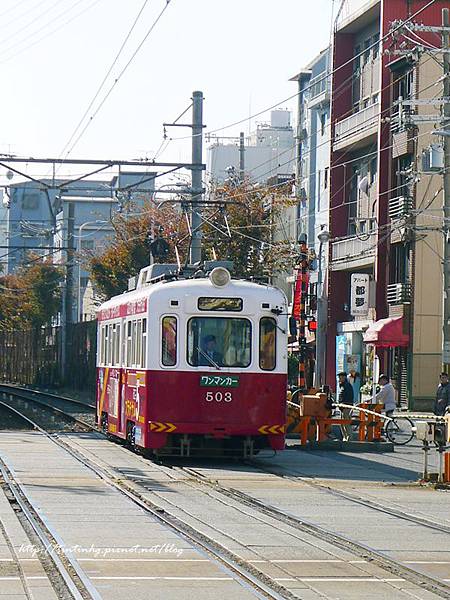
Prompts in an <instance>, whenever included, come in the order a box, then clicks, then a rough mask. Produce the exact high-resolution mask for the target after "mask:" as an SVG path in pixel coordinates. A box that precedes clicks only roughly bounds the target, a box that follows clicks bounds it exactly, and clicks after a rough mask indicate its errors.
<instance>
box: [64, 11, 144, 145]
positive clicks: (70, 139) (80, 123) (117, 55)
mask: <svg viewBox="0 0 450 600" xmlns="http://www.w3.org/2000/svg"><path fill="white" fill-rule="evenodd" d="M148 2H149V0H144V2H143V4H142V6H141V8H140V9H139V11H138V13H137V15H136V17H135V18H134V20H133V23H132V24H131V27H130V28H129V30H128V32H127V34H126V35H125V37H124V39H123V41H122V43H121V45H120V48H119V50H118V52H117V53H116V55H115V56H114V59H113V61H112V63H111V64H110V66H109V68H108V70H107V71H106V74H105V76H104V77H103V79H102V81H101V82H100V85H99V86H98V88H97V90H96V92H95V94H94V95H93V97H92V99H91V101H90V102H89V104H88V106H87V107H86V110H85V111H84V113H83V115H82V117H81V119H80V120H79V122H78V124H77V125H76V127H75V129H74V130H73V132H72V134H71V136H70V138H69V140H68V141H67V143H66V144H65V146H64V147H63V149H62V150H61V152H60V153H59V156H62V155H63V154H64V152H65V151H66V148H68V147H69V146H70V144H71V142H72V140H73V139H74V137H75V136H76V134H77V132H78V130H79V129H80V127H81V125H82V124H83V122H84V120H85V118H86V117H87V115H88V114H89V111H90V110H91V108H92V107H93V105H94V103H95V101H96V100H97V98H98V97H99V95H100V92H101V91H102V89H103V87H104V86H105V84H106V82H107V80H108V77H109V76H110V75H111V73H112V71H113V69H114V67H115V66H116V64H117V62H118V60H119V58H120V57H121V55H122V52H123V51H124V49H125V46H126V45H127V43H128V40H129V39H130V37H131V35H132V33H133V31H134V29H135V28H136V25H137V24H138V22H139V20H140V18H141V16H142V13H143V12H144V10H145V8H146V6H147V4H148Z"/></svg>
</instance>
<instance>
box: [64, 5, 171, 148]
mask: <svg viewBox="0 0 450 600" xmlns="http://www.w3.org/2000/svg"><path fill="white" fill-rule="evenodd" d="M165 2H166V4H165V6H164V7H163V9H162V10H161V12H160V13H159V14H158V16H157V17H156V19H155V20H154V21H153V23H152V24H151V26H150V27H149V29H148V30H147V33H146V34H145V36H144V38H143V39H142V40H141V42H140V43H139V45H138V46H137V48H136V50H135V51H134V52H133V54H132V55H131V58H130V59H129V60H128V62H127V63H126V64H125V66H124V68H123V69H122V70H121V71H120V73H119V74H118V75H117V77H116V78H115V80H114V82H113V84H112V85H111V87H110V88H109V90H108V91H107V93H106V95H105V96H104V97H103V100H102V101H101V102H100V104H99V105H98V107H97V108H96V110H95V111H94V113H93V114H92V115H91V116H90V117H89V120H88V122H87V123H86V125H85V126H84V127H83V129H82V130H81V132H80V133H79V134H78V136H77V138H76V139H75V141H74V142H73V144H72V146H71V147H70V148H69V149H68V150H67V152H66V156H68V155H69V154H70V153H71V152H72V151H73V149H74V148H75V146H76V145H77V144H78V142H79V141H80V139H81V138H82V136H83V135H84V133H85V132H86V130H87V129H88V127H89V125H90V124H91V123H92V121H93V120H94V119H95V117H96V116H97V114H98V113H99V112H100V110H101V109H102V107H103V105H104V104H105V102H106V101H107V99H108V98H109V96H110V95H111V93H112V91H113V89H114V88H115V87H116V85H117V84H118V83H119V81H120V80H121V79H122V77H123V75H124V74H125V72H126V71H127V70H128V67H129V66H130V65H131V63H132V62H133V60H134V59H135V58H136V56H137V54H138V53H139V51H140V50H141V48H142V46H143V45H144V44H145V42H146V41H147V39H148V38H149V36H150V34H151V33H152V31H153V30H154V28H155V27H156V25H157V24H158V22H159V20H160V19H161V18H162V16H163V14H164V13H165V11H166V10H167V8H168V7H169V4H170V2H171V0H165Z"/></svg>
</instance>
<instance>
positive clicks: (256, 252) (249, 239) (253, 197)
mask: <svg viewBox="0 0 450 600" xmlns="http://www.w3.org/2000/svg"><path fill="white" fill-rule="evenodd" d="M286 191H287V190H282V191H279V190H278V191H277V192H276V193H275V192H274V190H273V188H265V187H261V186H259V187H255V186H252V185H250V184H242V185H240V186H238V187H229V186H224V187H222V188H219V189H216V190H215V191H214V198H215V201H216V202H217V204H214V203H211V204H209V205H207V207H205V206H204V207H203V208H202V217H203V227H202V230H203V232H202V233H203V242H202V243H203V259H208V260H212V259H213V258H214V257H215V256H216V257H217V259H219V260H232V261H233V263H234V273H233V274H234V275H236V276H238V277H243V278H248V277H260V276H271V275H273V274H274V273H275V271H276V270H283V269H285V268H286V265H289V264H291V263H292V249H291V247H290V245H289V244H288V243H286V242H285V241H283V242H280V241H274V239H273V238H274V236H273V231H274V229H275V224H276V223H277V222H279V219H280V216H281V214H282V210H283V208H284V207H285V206H286V204H288V203H289V199H288V197H287V194H286ZM185 217H186V215H185V214H184V212H183V211H182V210H180V209H175V208H174V207H173V206H170V205H169V204H164V205H163V206H162V207H161V208H157V207H156V206H153V205H149V204H148V205H147V206H146V208H145V209H144V211H143V212H142V214H141V215H139V216H134V217H128V216H127V215H117V216H116V217H115V218H114V219H113V226H114V229H115V236H114V238H113V239H111V241H110V244H109V246H108V247H107V248H106V249H104V250H102V251H101V252H96V251H89V252H88V253H86V254H85V256H84V259H85V262H86V268H87V270H88V271H89V273H90V276H91V279H92V282H93V285H94V288H95V290H96V292H97V293H99V294H100V295H101V296H103V298H104V299H108V298H111V297H112V296H116V295H118V294H121V293H122V292H124V290H126V289H127V284H128V279H129V278H130V277H132V276H133V275H137V274H138V273H139V271H140V270H141V269H142V268H144V267H146V266H147V265H148V264H149V262H150V232H151V231H154V232H158V230H159V228H160V227H161V228H162V230H163V231H162V236H163V237H164V238H165V239H166V240H167V241H168V242H169V246H170V248H171V250H170V254H169V256H168V257H167V259H166V261H168V262H176V258H175V251H174V250H175V246H176V247H177V248H178V251H179V254H180V257H181V260H182V261H186V259H187V256H188V253H189V234H188V230H187V225H186V218H185ZM277 220H278V221H277ZM230 234H231V235H230Z"/></svg>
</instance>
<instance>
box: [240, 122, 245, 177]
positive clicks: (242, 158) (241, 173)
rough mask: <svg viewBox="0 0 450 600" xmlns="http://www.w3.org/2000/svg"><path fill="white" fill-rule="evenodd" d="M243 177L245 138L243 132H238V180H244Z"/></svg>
mask: <svg viewBox="0 0 450 600" xmlns="http://www.w3.org/2000/svg"><path fill="white" fill-rule="evenodd" d="M244 178H245V138H244V132H243V131H241V133H240V134H239V181H240V182H241V183H243V182H244Z"/></svg>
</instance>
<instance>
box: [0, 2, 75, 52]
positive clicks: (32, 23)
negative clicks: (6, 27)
mask: <svg viewBox="0 0 450 600" xmlns="http://www.w3.org/2000/svg"><path fill="white" fill-rule="evenodd" d="M61 2H63V0H55V1H54V2H53V4H51V5H50V6H49V7H47V8H46V10H44V11H42V12H40V13H39V14H38V15H37V16H36V17H34V18H33V19H32V20H31V21H29V22H28V23H26V25H23V26H22V27H20V28H19V29H17V30H16V31H13V32H12V33H11V34H10V35H8V36H7V37H5V38H2V39H0V46H1V45H2V44H5V43H6V42H8V41H9V40H11V39H12V38H14V37H15V36H16V35H17V34H18V33H22V32H23V31H26V30H27V29H28V28H29V27H31V26H32V25H34V23H36V22H37V21H40V20H41V19H42V17H44V16H45V15H46V14H48V13H49V12H51V11H52V10H53V9H54V8H55V7H56V6H57V5H58V4H61Z"/></svg>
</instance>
